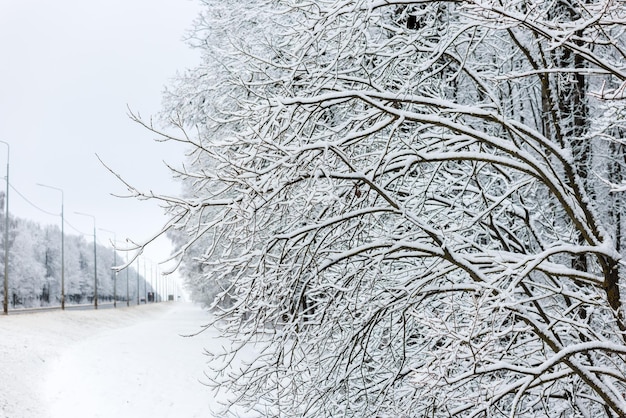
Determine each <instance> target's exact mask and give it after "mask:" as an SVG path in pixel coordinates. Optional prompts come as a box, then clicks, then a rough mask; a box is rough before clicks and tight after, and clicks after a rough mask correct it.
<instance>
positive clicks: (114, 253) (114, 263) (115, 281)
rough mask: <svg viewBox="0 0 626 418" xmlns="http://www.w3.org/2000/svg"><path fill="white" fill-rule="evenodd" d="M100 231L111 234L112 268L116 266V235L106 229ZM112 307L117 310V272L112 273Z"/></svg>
mask: <svg viewBox="0 0 626 418" xmlns="http://www.w3.org/2000/svg"><path fill="white" fill-rule="evenodd" d="M98 229H99V230H100V231H104V232H108V233H110V234H113V266H117V250H116V249H115V244H116V242H117V238H116V236H117V235H116V234H115V232H113V231H109V230H108V229H104V228H98ZM113 307H114V308H117V270H114V271H113Z"/></svg>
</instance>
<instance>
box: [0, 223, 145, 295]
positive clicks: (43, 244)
mask: <svg viewBox="0 0 626 418" xmlns="http://www.w3.org/2000/svg"><path fill="white" fill-rule="evenodd" d="M2 218H3V219H4V213H2ZM4 229H5V223H4V222H1V223H0V237H4ZM0 241H1V242H0V277H2V281H4V239H1V240H0ZM64 252H65V254H64V257H65V302H66V303H68V304H79V303H91V302H93V297H94V264H93V263H94V256H93V242H88V241H87V240H86V239H85V238H84V237H83V236H80V235H71V234H67V233H66V235H65V251H64ZM96 253H97V258H98V259H97V275H98V299H99V300H100V301H112V300H113V297H114V290H113V281H114V274H115V273H114V272H113V270H112V267H114V266H115V263H114V260H115V257H114V251H113V249H112V248H110V247H105V246H102V245H99V244H98V245H97V246H96ZM124 257H125V256H124V255H121V254H119V253H118V254H117V264H118V265H119V264H122V260H123V259H124ZM127 270H128V271H126V270H124V271H121V272H119V273H118V277H117V292H116V294H117V300H118V301H125V300H126V298H127V294H126V279H127V277H128V297H129V299H130V300H131V301H133V300H136V299H137V290H138V289H137V285H139V296H140V298H144V297H145V296H144V294H145V292H153V291H154V289H153V288H152V286H151V285H150V283H147V282H146V280H145V278H144V277H143V276H142V275H139V280H137V271H136V270H135V269H134V268H132V267H129V268H128V269H127ZM8 277H9V285H8V288H9V307H11V308H20V307H36V306H54V305H59V304H60V303H61V230H60V228H59V226H56V225H44V226H42V225H40V224H38V223H36V222H33V221H29V220H26V219H20V218H17V217H12V216H10V217H9V271H8ZM0 295H1V296H2V298H4V288H3V287H2V286H0Z"/></svg>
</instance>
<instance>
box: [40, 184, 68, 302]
mask: <svg viewBox="0 0 626 418" xmlns="http://www.w3.org/2000/svg"><path fill="white" fill-rule="evenodd" d="M37 186H41V187H47V188H48V189H53V190H57V191H59V192H61V309H65V217H64V214H63V211H64V210H63V205H64V201H65V197H64V193H63V189H61V188H59V187H54V186H48V185H46V184H41V183H37Z"/></svg>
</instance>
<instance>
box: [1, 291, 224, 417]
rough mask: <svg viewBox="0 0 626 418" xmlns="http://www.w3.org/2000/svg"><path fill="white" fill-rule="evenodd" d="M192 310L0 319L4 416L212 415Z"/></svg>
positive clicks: (200, 315)
mask: <svg viewBox="0 0 626 418" xmlns="http://www.w3.org/2000/svg"><path fill="white" fill-rule="evenodd" d="M207 318H208V317H207V314H206V313H205V312H203V311H202V310H201V309H200V308H199V307H197V306H195V305H192V304H185V303H176V304H158V305H150V306H143V307H139V308H137V307H135V308H127V309H117V310H107V311H99V312H95V311H85V312H47V313H41V314H33V315H22V316H15V317H11V316H9V317H2V318H0V385H1V386H0V417H2V418H5V417H6V418H9V417H10V418H20V417H23V418H30V417H50V418H56V417H64V418H69V417H135V418H140V417H151V418H158V417H210V416H212V414H211V408H210V407H211V405H212V404H213V405H215V400H214V399H213V397H212V394H211V392H210V391H209V389H208V388H207V387H205V386H203V385H202V384H201V383H200V382H201V381H206V378H205V377H204V372H205V371H206V364H205V357H204V356H203V355H202V353H203V349H204V348H207V347H210V346H211V345H213V344H215V343H216V341H215V334H213V333H210V332H205V333H202V334H200V335H198V336H195V337H192V338H185V337H182V336H181V335H184V334H191V333H195V332H196V331H198V330H199V328H200V326H201V325H203V324H205V323H206V322H207Z"/></svg>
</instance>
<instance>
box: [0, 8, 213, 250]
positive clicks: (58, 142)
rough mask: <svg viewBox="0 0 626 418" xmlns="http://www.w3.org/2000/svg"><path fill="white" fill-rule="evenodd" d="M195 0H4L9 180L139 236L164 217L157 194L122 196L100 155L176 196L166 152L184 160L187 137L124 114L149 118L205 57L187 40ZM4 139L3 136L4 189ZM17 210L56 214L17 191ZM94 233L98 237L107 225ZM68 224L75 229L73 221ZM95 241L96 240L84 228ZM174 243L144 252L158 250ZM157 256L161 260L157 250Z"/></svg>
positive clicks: (132, 178)
mask: <svg viewBox="0 0 626 418" xmlns="http://www.w3.org/2000/svg"><path fill="white" fill-rule="evenodd" d="M200 7H201V6H200V4H199V3H198V2H197V1H196V0H54V1H50V0H1V1H0V140H2V141H5V142H8V143H9V144H10V147H11V148H10V176H9V177H10V182H11V184H12V185H13V186H14V187H15V188H16V189H17V190H18V191H19V192H20V193H22V194H23V195H24V196H26V197H27V198H28V199H29V200H31V201H32V203H34V204H35V205H37V206H38V207H40V208H42V209H44V210H46V211H49V212H53V213H60V205H61V194H60V193H59V192H57V191H55V190H51V189H46V188H42V187H38V186H36V184H37V183H44V184H47V185H50V186H54V187H59V188H62V189H63V191H64V195H65V218H66V221H67V222H69V224H71V225H72V226H74V227H76V228H77V229H79V230H80V231H83V232H85V233H91V232H92V231H93V222H92V220H91V219H90V218H88V217H84V216H79V215H77V214H75V212H84V213H88V214H92V215H94V216H95V217H96V223H97V227H98V228H104V229H108V230H111V231H115V232H116V234H117V239H118V241H119V240H122V239H124V238H126V237H130V238H133V239H136V240H142V239H145V238H146V237H148V236H149V235H150V234H151V233H153V232H155V231H157V230H159V229H160V227H161V226H162V224H164V223H165V221H166V220H167V219H166V217H165V216H164V215H163V210H162V209H161V208H159V207H158V206H157V205H156V204H155V203H150V202H138V201H134V200H131V199H119V198H115V197H113V196H111V193H115V194H120V193H122V194H124V193H125V192H126V190H125V188H124V187H123V185H122V184H121V183H120V182H119V181H118V180H117V179H116V178H115V177H114V176H113V175H111V174H110V173H109V172H108V171H106V169H105V168H104V167H103V166H102V165H101V164H100V163H99V161H98V160H97V158H96V154H98V155H99V156H100V157H101V158H102V159H103V160H104V161H105V162H106V163H107V164H108V165H109V166H110V167H111V168H112V169H114V170H116V171H117V172H119V174H121V175H122V176H123V177H124V178H125V179H127V180H128V181H129V182H130V183H132V184H135V185H137V187H139V188H143V189H151V190H153V191H154V192H156V193H163V194H176V193H177V192H178V185H177V184H176V183H175V182H174V181H173V180H171V177H170V174H169V172H168V171H167V168H166V167H165V166H164V164H163V160H165V161H168V162H170V163H172V164H174V165H178V163H179V162H180V161H182V160H183V159H184V156H183V154H184V149H183V148H181V147H180V146H174V145H168V144H161V143H156V142H154V141H153V140H152V139H153V137H154V135H152V134H150V133H149V132H147V131H145V130H144V129H143V128H141V127H139V126H138V125H136V124H135V123H133V122H132V121H130V120H129V118H128V116H127V105H128V106H130V108H132V109H133V110H136V111H138V112H140V113H141V115H142V116H146V117H149V116H150V115H151V114H155V113H157V112H158V111H159V110H160V108H161V96H162V92H163V89H164V87H165V85H167V84H168V83H169V81H170V80H171V79H172V78H173V77H175V76H176V73H177V71H183V70H184V69H185V68H190V67H193V66H194V65H196V64H197V63H198V62H199V54H198V53H197V51H193V50H191V49H190V48H189V47H188V46H187V45H186V44H185V42H184V40H183V38H184V35H185V33H186V31H187V30H188V29H189V28H190V27H191V25H192V22H193V20H194V18H195V17H196V16H197V14H198V13H199V11H200ZM5 170H6V146H4V145H3V144H0V173H2V174H1V177H0V189H1V190H4V187H5V186H4V184H5V183H4V178H5V177H4V176H5ZM9 193H10V194H9V196H10V208H9V210H10V213H12V214H13V215H15V216H17V217H22V218H27V219H32V220H35V221H38V222H40V223H43V224H57V225H60V218H59V217H58V216H56V217H55V216H50V215H46V214H44V213H42V212H40V211H39V210H37V209H35V208H34V207H32V206H31V205H30V204H28V203H27V202H26V201H24V199H22V198H21V197H20V196H19V195H18V194H17V193H15V192H14V191H13V190H10V192H9ZM97 232H98V235H99V236H98V241H99V242H101V243H107V242H109V239H111V238H112V237H111V234H107V233H105V232H102V231H97ZM66 233H76V232H75V231H74V230H73V229H72V228H71V227H68V226H67V225H66ZM88 239H89V238H88ZM168 251H169V245H168V243H167V242H159V243H157V244H156V246H155V247H154V248H153V249H152V251H151V252H150V253H149V254H148V256H149V257H151V258H163V257H165V256H166V255H167V252H168ZM155 261H156V260H155Z"/></svg>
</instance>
